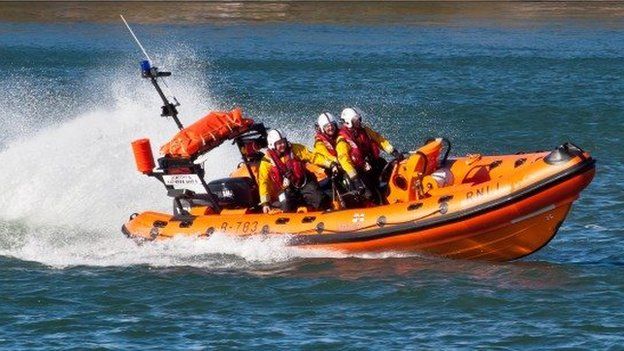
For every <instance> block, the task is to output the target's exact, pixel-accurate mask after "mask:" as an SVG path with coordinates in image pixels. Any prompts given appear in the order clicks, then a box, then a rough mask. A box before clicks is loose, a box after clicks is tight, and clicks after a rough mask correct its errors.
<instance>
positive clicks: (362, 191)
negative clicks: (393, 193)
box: [351, 177, 373, 200]
mask: <svg viewBox="0 0 624 351" xmlns="http://www.w3.org/2000/svg"><path fill="white" fill-rule="evenodd" d="M351 182H352V183H353V186H354V187H355V190H356V191H357V193H358V195H360V196H364V198H366V199H367V200H371V199H372V198H373V193H372V192H371V191H370V189H368V188H367V187H366V185H364V182H363V181H362V179H360V177H355V178H353V179H351Z"/></svg>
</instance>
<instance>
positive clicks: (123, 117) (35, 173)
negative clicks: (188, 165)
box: [0, 76, 387, 268]
mask: <svg viewBox="0 0 624 351" xmlns="http://www.w3.org/2000/svg"><path fill="white" fill-rule="evenodd" d="M103 82H104V83H105V84H107V85H106V86H107V87H108V89H110V91H111V92H112V93H110V94H108V95H112V96H113V99H112V101H102V103H101V104H96V105H95V106H92V107H91V108H88V109H87V110H89V112H87V113H82V114H79V115H77V116H75V117H73V118H70V119H67V118H66V117H64V116H49V117H50V118H51V119H52V120H55V121H57V122H56V123H54V124H51V125H48V126H47V127H45V128H43V129H40V130H37V131H34V132H33V131H32V130H31V129H28V132H27V133H26V132H25V133H23V134H22V135H21V136H20V135H19V133H18V135H17V136H16V137H12V139H11V140H10V141H9V142H8V143H7V144H6V145H5V148H4V149H2V150H1V151H0V164H2V172H0V197H1V199H2V201H0V203H1V204H2V205H1V206H0V255H3V256H9V257H15V258H19V259H22V260H27V261H35V262H40V263H42V264H46V265H49V266H53V267H61V268H62V267H67V266H76V265H93V266H127V265H143V264H145V265H152V266H159V267H161V266H180V265H182V266H197V267H212V268H228V267H232V268H234V267H238V266H240V265H241V264H242V265H243V266H244V265H248V264H249V263H256V262H260V263H269V262H282V261H288V260H291V259H293V258H295V257H345V255H342V254H338V253H332V252H323V251H310V250H301V249H297V248H293V247H288V246H287V245H286V243H287V238H286V237H278V238H273V237H269V238H262V237H256V238H247V239H240V238H234V237H230V236H227V235H221V234H215V235H213V236H212V237H211V238H209V239H190V238H176V239H174V240H170V241H167V242H159V243H148V244H145V245H142V246H137V245H136V244H135V243H134V242H133V241H131V240H129V239H127V238H125V237H124V236H123V235H122V234H121V231H120V227H121V225H122V224H123V223H124V222H125V221H126V220H127V218H128V216H129V215H130V214H131V213H133V212H141V211H144V210H162V211H170V210H171V200H170V199H169V198H168V197H167V196H166V193H165V189H164V188H163V186H162V185H161V184H160V183H159V182H158V181H156V180H155V179H151V178H148V177H146V176H143V175H141V174H140V173H138V172H137V171H136V169H135V165H134V160H133V156H132V152H131V147H130V142H131V141H132V140H135V139H138V138H142V137H149V138H150V139H151V141H152V148H153V151H154V154H155V155H157V153H158V151H157V148H158V146H159V145H162V144H163V143H164V142H165V141H166V140H168V139H169V138H170V137H171V136H172V135H173V134H174V133H175V132H176V131H177V129H176V128H175V124H174V123H173V122H172V121H171V120H168V119H164V118H160V117H158V114H159V112H160V109H159V106H160V101H159V100H158V97H157V95H156V93H155V92H154V91H153V89H152V88H151V86H150V85H149V83H147V82H141V81H140V80H139V79H138V78H136V77H134V76H132V77H129V78H127V77H125V76H124V77H118V78H113V80H112V83H110V79H109V78H108V77H107V78H106V79H105V80H103ZM176 82H179V81H176V80H171V81H170V82H169V85H170V86H171V88H172V90H173V91H175V92H176V93H177V94H178V96H179V97H183V98H181V99H180V100H182V102H183V106H182V107H181V108H180V112H181V115H182V116H184V118H185V119H186V122H187V123H190V122H192V121H193V120H195V119H196V118H199V117H201V116H203V115H204V114H205V113H206V112H207V111H208V110H210V109H217V108H219V106H217V105H216V104H215V103H214V102H212V99H210V98H209V95H210V94H209V92H206V91H203V90H202V89H201V88H200V87H201V85H200V84H196V83H194V82H193V80H192V79H186V80H185V81H184V84H180V83H177V84H176ZM95 85H98V84H95ZM104 95H106V94H104ZM206 96H208V98H206ZM33 101H35V102H34V103H36V100H33V99H32V98H30V97H27V96H26V97H25V98H24V100H23V103H33ZM48 105H49V104H48V102H43V105H41V106H39V107H37V106H34V107H33V106H30V109H31V110H32V111H39V113H42V111H41V109H44V108H45V106H48ZM183 121H184V119H183ZM293 134H295V135H296V133H293ZM226 144H228V145H223V146H221V147H220V148H218V149H217V150H215V151H213V152H212V153H211V154H210V157H209V158H208V160H207V161H206V164H207V165H209V166H208V167H206V174H207V178H216V177H223V176H226V175H227V174H228V173H229V172H230V171H231V170H232V169H233V168H234V167H235V166H236V164H237V163H238V161H239V156H238V153H237V152H236V150H235V148H234V147H233V146H231V145H229V143H226ZM385 255H387V254H385ZM385 255H363V256H361V257H363V258H377V257H385Z"/></svg>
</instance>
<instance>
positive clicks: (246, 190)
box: [208, 177, 260, 209]
mask: <svg viewBox="0 0 624 351" xmlns="http://www.w3.org/2000/svg"><path fill="white" fill-rule="evenodd" d="M208 188H209V189H210V192H211V193H213V194H214V195H215V196H216V197H217V199H218V201H219V207H221V208H227V209H237V208H251V207H254V206H256V205H257V204H258V203H260V198H259V196H258V190H257V189H256V186H255V183H254V181H253V180H252V179H251V178H249V177H240V178H223V179H217V180H213V181H211V182H210V183H208Z"/></svg>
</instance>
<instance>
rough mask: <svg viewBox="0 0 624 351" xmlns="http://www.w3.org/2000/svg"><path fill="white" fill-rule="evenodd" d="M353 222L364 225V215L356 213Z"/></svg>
mask: <svg viewBox="0 0 624 351" xmlns="http://www.w3.org/2000/svg"><path fill="white" fill-rule="evenodd" d="M352 222H353V223H362V222H364V213H354V214H353V220H352Z"/></svg>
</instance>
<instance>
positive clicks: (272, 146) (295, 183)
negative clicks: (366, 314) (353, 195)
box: [258, 129, 338, 213]
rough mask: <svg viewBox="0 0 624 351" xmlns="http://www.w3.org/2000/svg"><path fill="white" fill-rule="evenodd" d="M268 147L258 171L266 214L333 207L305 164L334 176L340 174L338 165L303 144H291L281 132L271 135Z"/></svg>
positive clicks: (261, 199)
mask: <svg viewBox="0 0 624 351" xmlns="http://www.w3.org/2000/svg"><path fill="white" fill-rule="evenodd" d="M267 144H268V148H267V152H266V154H265V156H264V157H263V158H262V161H260V169H259V171H258V186H259V192H260V203H261V205H262V211H263V212H264V213H268V212H269V211H270V210H271V206H273V207H279V208H281V209H282V210H283V211H284V212H293V211H295V210H296V209H297V207H299V206H300V205H306V206H310V207H312V208H313V209H316V210H318V209H323V208H327V207H329V205H330V201H329V198H328V197H327V196H326V195H325V194H324V193H323V192H322V191H321V188H320V187H319V184H318V181H317V180H316V177H315V176H314V175H312V174H310V172H308V171H307V170H306V168H305V163H306V162H310V163H313V164H315V165H318V166H321V167H323V168H329V169H331V170H332V172H337V169H338V166H337V164H335V163H333V162H331V161H330V160H328V159H326V158H325V157H324V156H323V155H320V154H315V153H312V152H311V151H309V150H308V149H307V148H306V147H305V146H303V145H301V144H294V143H290V142H288V139H287V138H286V135H285V134H284V133H283V132H281V131H280V130H277V129H273V130H270V131H269V132H268V134H267Z"/></svg>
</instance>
